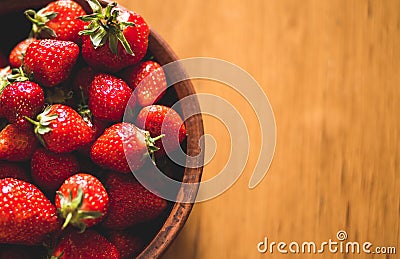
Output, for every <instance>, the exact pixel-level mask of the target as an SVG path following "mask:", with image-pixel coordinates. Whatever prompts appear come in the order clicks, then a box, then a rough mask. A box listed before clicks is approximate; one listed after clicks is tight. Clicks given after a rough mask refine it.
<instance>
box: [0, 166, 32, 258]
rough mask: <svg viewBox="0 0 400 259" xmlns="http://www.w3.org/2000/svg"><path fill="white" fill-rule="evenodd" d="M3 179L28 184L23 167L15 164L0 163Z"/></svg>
mask: <svg viewBox="0 0 400 259" xmlns="http://www.w3.org/2000/svg"><path fill="white" fill-rule="evenodd" d="M3 178H14V179H18V180H22V181H25V182H29V174H28V172H27V170H25V168H24V167H23V166H21V165H20V164H17V163H10V162H6V161H0V179H3ZM0 258H1V257H0Z"/></svg>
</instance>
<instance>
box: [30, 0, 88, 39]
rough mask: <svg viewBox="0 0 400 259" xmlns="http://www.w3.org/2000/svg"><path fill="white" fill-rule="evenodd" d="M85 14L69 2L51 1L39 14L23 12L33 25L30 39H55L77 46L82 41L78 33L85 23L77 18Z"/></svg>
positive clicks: (80, 7)
mask: <svg viewBox="0 0 400 259" xmlns="http://www.w3.org/2000/svg"><path fill="white" fill-rule="evenodd" d="M85 14H86V12H85V11H84V10H83V8H82V6H80V5H79V4H78V3H76V2H74V1H71V0H58V1H53V2H51V3H49V4H48V5H47V6H46V7H44V8H42V9H41V10H40V11H39V12H35V11H34V10H27V11H25V15H26V16H27V18H28V19H29V20H30V21H31V22H32V23H33V26H32V31H31V34H30V36H31V37H35V38H42V39H46V38H55V39H58V40H66V41H73V42H75V43H77V44H79V43H81V40H82V39H81V36H80V35H79V34H78V33H79V32H80V31H81V30H83V29H84V27H85V23H84V22H83V21H82V20H80V19H78V17H79V16H82V15H85Z"/></svg>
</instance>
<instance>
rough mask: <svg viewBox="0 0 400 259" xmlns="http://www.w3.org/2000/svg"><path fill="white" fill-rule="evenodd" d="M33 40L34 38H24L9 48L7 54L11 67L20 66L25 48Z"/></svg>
mask: <svg viewBox="0 0 400 259" xmlns="http://www.w3.org/2000/svg"><path fill="white" fill-rule="evenodd" d="M34 40H35V39H34V38H26V39H24V40H23V41H21V42H19V43H18V44H17V45H16V46H15V47H14V48H13V49H12V50H11V52H10V55H9V56H8V60H9V62H10V66H11V67H13V68H18V67H20V66H22V60H23V59H24V56H25V52H26V49H27V48H28V47H29V45H30V44H31V43H32V42H33V41H34Z"/></svg>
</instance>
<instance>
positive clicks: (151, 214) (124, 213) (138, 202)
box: [102, 173, 167, 230]
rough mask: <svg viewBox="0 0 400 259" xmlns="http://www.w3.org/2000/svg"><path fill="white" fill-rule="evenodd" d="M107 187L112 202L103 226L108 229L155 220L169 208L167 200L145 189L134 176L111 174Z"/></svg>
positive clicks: (117, 228) (107, 180)
mask: <svg viewBox="0 0 400 259" xmlns="http://www.w3.org/2000/svg"><path fill="white" fill-rule="evenodd" d="M105 187H106V189H107V191H108V196H109V199H110V202H109V208H108V215H107V217H106V219H105V220H104V221H103V223H102V225H103V226H104V227H106V228H108V229H116V230H120V229H124V228H127V227H130V226H133V225H135V224H138V223H142V222H146V221H150V220H153V219H155V218H157V217H158V216H160V215H161V213H162V212H163V211H164V209H165V208H166V207H167V201H166V200H164V199H162V198H161V197H159V196H157V195H155V194H153V193H152V192H150V191H148V190H147V189H146V188H144V187H143V186H142V185H141V184H140V183H139V182H137V181H136V179H135V178H134V176H133V175H132V174H125V175H124V174H119V173H109V174H108V177H107V178H106V180H105Z"/></svg>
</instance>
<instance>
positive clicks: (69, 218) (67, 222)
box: [61, 212, 73, 229]
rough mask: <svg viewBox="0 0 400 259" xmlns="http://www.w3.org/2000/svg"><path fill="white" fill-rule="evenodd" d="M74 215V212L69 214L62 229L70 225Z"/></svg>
mask: <svg viewBox="0 0 400 259" xmlns="http://www.w3.org/2000/svg"><path fill="white" fill-rule="evenodd" d="M72 217H73V213H72V212H70V213H68V215H67V217H66V218H65V221H64V224H63V225H62V227H61V229H65V228H66V227H67V226H68V224H69V223H70V222H71V219H72Z"/></svg>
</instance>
